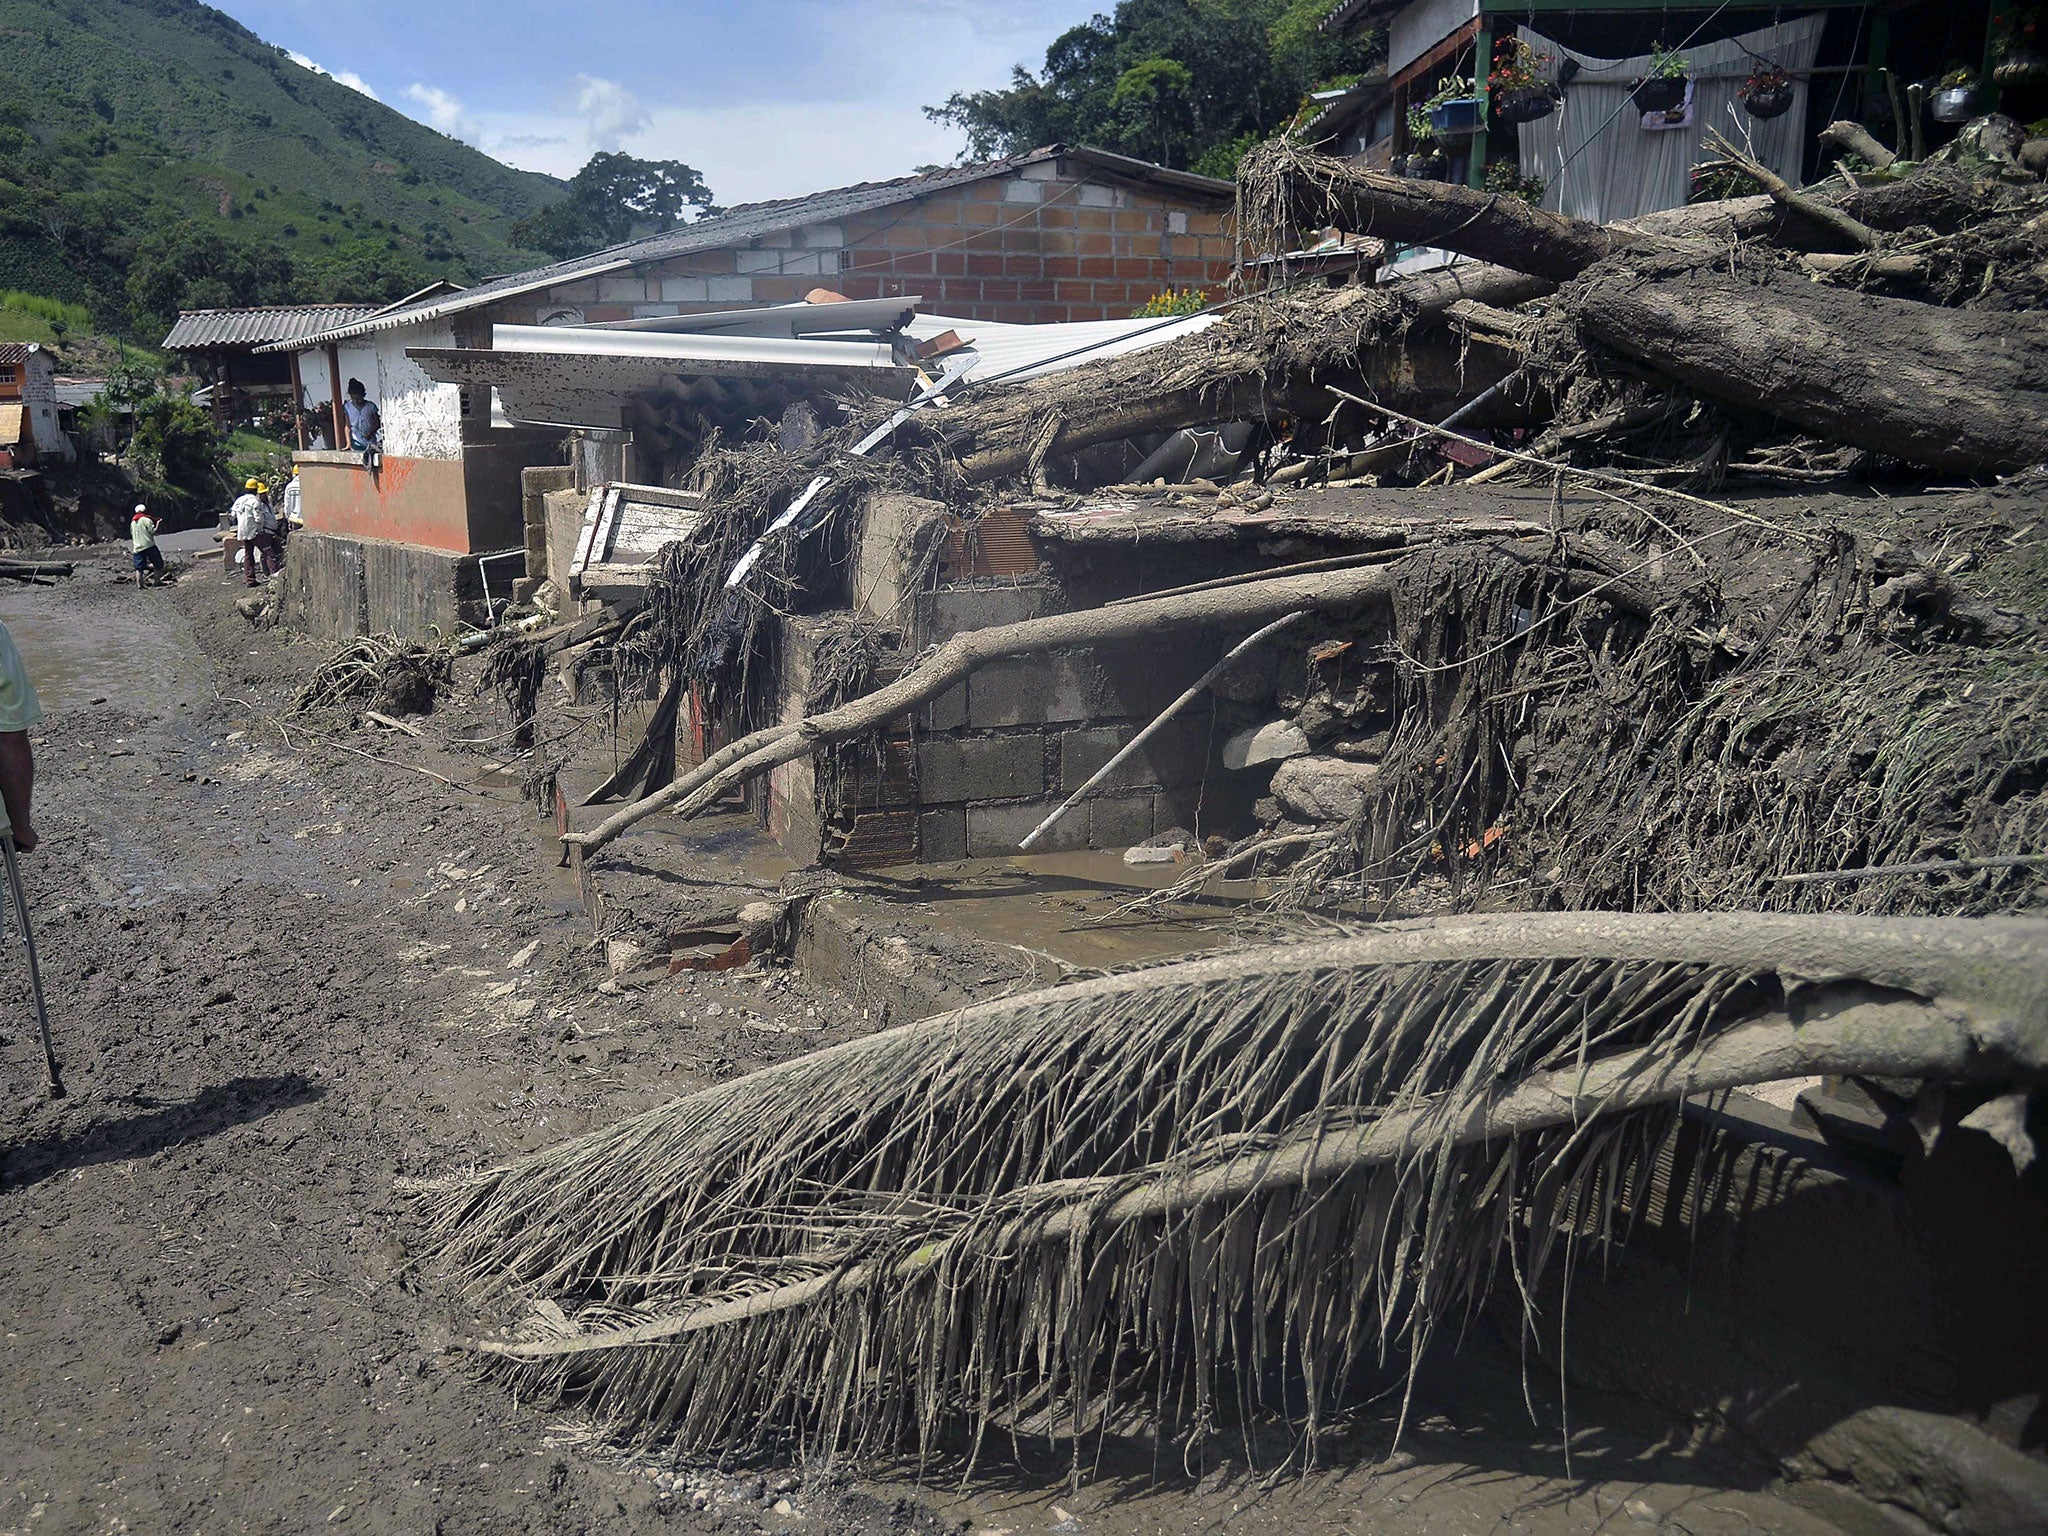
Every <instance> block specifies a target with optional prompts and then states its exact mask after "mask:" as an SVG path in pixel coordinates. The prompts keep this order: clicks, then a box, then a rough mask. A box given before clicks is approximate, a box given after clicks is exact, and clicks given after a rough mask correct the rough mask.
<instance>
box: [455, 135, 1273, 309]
mask: <svg viewBox="0 0 2048 1536" xmlns="http://www.w3.org/2000/svg"><path fill="white" fill-rule="evenodd" d="M1232 255H1233V242H1232V238H1231V234H1230V230H1229V228H1228V214H1227V212H1226V211H1223V210H1218V209H1215V208H1212V207H1203V206H1198V205H1196V204H1195V203H1193V202H1192V201H1190V202H1176V201H1174V200H1173V199H1172V198H1171V197H1170V196H1163V195H1160V194H1157V193H1153V192H1150V191H1146V190H1143V189H1141V188H1136V187H1127V186H1122V185H1117V184H1113V183H1110V182H1106V181H1091V180H1088V179H1086V177H1085V176H1082V175H1078V174H1077V175H1073V176H1061V175H1059V174H1057V165H1056V163H1055V162H1051V161H1047V162H1042V163H1040V164H1036V165H1032V166H1028V167H1026V168H1025V171H1024V173H1023V174H1022V175H1018V176H1012V177H1003V178H990V179H989V180H987V181H980V182H973V183H970V184H969V185H967V186H964V187H956V188H953V189H951V190H949V191H946V192H943V193H938V194H934V195H933V196H930V197H925V198H920V199H918V200H917V201H915V202H911V203H902V204H898V205H897V206H895V207H893V208H883V209H878V210H876V211H874V212H872V213H866V214H862V215H859V216H858V217H856V218H854V219H850V220H848V221H847V222H846V223H845V224H840V225H810V226H806V227H804V228H800V229H792V230H787V231H784V232H781V233H779V234H775V235H771V236H768V237H766V238H764V239H763V240H761V241H760V242H759V243H758V244H753V245H750V246H748V247H745V248H743V249H736V250H735V249H727V250H718V251H700V252H697V253H695V254H694V255H689V256H683V257H678V258H676V259H674V260H672V261H667V262H662V263H658V264H655V265H650V266H647V267H641V268H636V269H634V270H633V271H630V272H625V273H620V274H618V275H617V276H613V277H600V278H594V279H590V280H587V281H584V282H578V283H565V284H563V285H561V286H559V287H557V288H554V289H551V290H549V291H548V292H547V293H546V294H545V295H543V296H540V297H539V298H538V299H536V298H533V297H528V298H525V299H522V300H518V301H514V302H512V303H510V304H508V305H506V306H504V307H503V308H500V309H497V310H495V311H494V312H493V314H492V318H493V319H494V320H497V321H501V322H504V323H508V324H532V323H534V322H536V321H545V320H546V319H548V318H549V317H550V316H551V315H553V314H556V313H558V312H559V311H562V310H565V309H567V310H574V311H576V312H577V313H578V314H579V315H580V316H581V318H582V319H583V320H584V321H587V322H593V323H594V322H598V321H604V320H627V319H634V318H639V317H644V316H650V315H664V314H683V313H689V312H692V311H696V310H707V309H734V308H742V307H745V306H746V305H749V304H787V303H791V302H794V301H796V300H799V299H801V298H803V296H804V295H805V294H807V293H809V292H810V291H811V290H812V289H813V288H820V287H823V288H831V289H833V290H834V291H836V292H839V293H843V294H845V295H846V296H847V297H848V298H852V299H868V298H886V297H891V296H894V295H898V294H903V295H908V294H920V295H922V296H923V299H924V308H925V309H926V310H927V311H928V312H936V313H940V314H946V315H957V316H961V317H963V318H966V319H970V320H1000V321H1012V322H1021V323H1042V322H1046V321H1058V320H1118V319H1124V318H1127V317H1128V316H1129V315H1131V314H1132V312H1133V311H1135V310H1136V309H1138V308H1139V307H1140V306H1141V305H1143V304H1144V302H1145V301H1146V300H1147V299H1149V298H1151V297H1152V296H1153V295H1154V294H1156V293H1160V292H1162V291H1164V290H1166V289H1169V288H1197V289H1203V290H1206V291H1207V292H1209V293H1210V294H1211V295H1212V296H1217V295H1219V294H1220V291H1221V289H1222V287H1223V284H1224V283H1225V281H1226V280H1227V279H1228V277H1229V275H1230V266H1231V259H1232Z"/></svg>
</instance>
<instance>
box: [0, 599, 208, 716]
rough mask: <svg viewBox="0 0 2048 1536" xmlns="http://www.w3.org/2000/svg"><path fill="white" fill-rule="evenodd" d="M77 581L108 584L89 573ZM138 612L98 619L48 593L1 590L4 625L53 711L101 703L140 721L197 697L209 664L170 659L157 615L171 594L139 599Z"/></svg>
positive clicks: (97, 611)
mask: <svg viewBox="0 0 2048 1536" xmlns="http://www.w3.org/2000/svg"><path fill="white" fill-rule="evenodd" d="M68 579H69V580H71V581H101V580H104V579H105V578H104V577H103V576H102V575H100V574H98V573H96V572H93V571H81V572H80V573H79V574H78V575H76V576H72V577H69V578H68ZM132 595H133V597H134V599H135V606H134V609H133V610H132V611H129V610H127V609H125V608H124V607H123V606H122V605H121V604H118V603H115V604H106V605H101V606H96V607H95V608H94V609H93V610H92V613H91V616H90V619H89V620H88V619H86V618H84V617H83V616H81V615H80V614H78V613H75V612H69V611H67V610H66V608H65V607H63V606H61V605H58V604H55V603H52V602H51V601H50V600H49V595H48V594H47V593H46V592H45V591H44V590H43V589H41V588H36V587H17V586H14V585H12V584H6V585H5V586H4V587H0V623H5V624H6V625H7V629H8V633H10V634H12V635H13V636H14V645H15V648H16V649H17V650H19V651H20V652H21V660H22V664H23V665H24V666H26V667H27V668H28V675H29V681H30V682H32V683H34V684H35V687H36V694H37V696H38V697H39V698H40V699H41V700H42V704H43V708H44V710H45V711H54V710H69V709H79V708H82V707H84V706H86V705H89V704H91V703H92V702H93V701H94V700H96V699H104V700H105V701H106V703H107V705H108V707H110V708H114V709H121V710H127V711H130V712H132V713H142V712H145V711H154V710H161V709H163V708H165V707H167V706H169V707H175V705H176V704H177V703H178V702H179V701H180V700H189V699H192V698H194V697H196V696H197V692H198V688H199V682H198V675H199V671H200V670H201V668H202V667H203V663H201V662H200V661H199V660H198V657H197V653H196V651H193V652H183V653H181V652H182V648H180V650H179V651H167V650H166V649H165V647H164V645H163V619H162V617H161V616H160V615H157V614H155V613H153V612H152V611H151V610H152V608H153V607H154V606H156V605H160V604H164V603H167V602H168V601H169V599H168V597H167V595H166V594H164V593H163V592H161V591H159V590H156V589H151V590H149V591H134V592H132Z"/></svg>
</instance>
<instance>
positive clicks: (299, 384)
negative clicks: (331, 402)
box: [285, 352, 306, 453]
mask: <svg viewBox="0 0 2048 1536" xmlns="http://www.w3.org/2000/svg"><path fill="white" fill-rule="evenodd" d="M285 357H286V359H287V360H288V361H289V362H290V364H291V370H292V436H293V437H294V439H295V440H296V441H297V442H298V445H299V452H301V453H304V452H305V451H306V382H305V380H304V379H302V378H300V377H299V354H298V353H296V352H287V353H285Z"/></svg>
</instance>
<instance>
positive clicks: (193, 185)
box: [0, 0, 562, 341]
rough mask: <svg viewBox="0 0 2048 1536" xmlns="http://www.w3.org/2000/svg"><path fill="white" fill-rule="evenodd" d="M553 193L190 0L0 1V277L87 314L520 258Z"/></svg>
mask: <svg viewBox="0 0 2048 1536" xmlns="http://www.w3.org/2000/svg"><path fill="white" fill-rule="evenodd" d="M561 196H562V184H561V183H559V182H557V181H555V180H553V179H552V178H550V177H546V176H539V175H535V174H532V173H530V172H526V171H517V170H514V169H512V168H511V167H510V166H506V165H501V164H500V163H498V162H497V161H495V160H492V159H491V158H490V157H489V156H487V155H484V154H482V153H481V152H479V151H477V150H475V149H472V148H470V147H469V146H468V145H466V144H463V143H460V142H458V141H457V140H455V139H451V138H449V137H447V136H446V135H445V134H441V133H438V132H436V131H435V130H434V129H432V128H428V127H425V126H424V125H422V124H420V123H416V122H414V121H412V120H411V119H410V118H408V117H405V116H404V115H403V114H401V113H398V112H394V111H392V110H391V109H390V108H389V107H386V106H383V105H382V104H380V103H378V102H375V101H372V100H371V99H370V98H369V97H367V96H364V95H362V94H360V93H359V92H356V91H353V90H350V89H349V88H348V87H347V86H344V85H340V84H338V83H336V82H335V81H333V80H330V79H328V78H326V77H325V76H322V75H318V74H315V73H314V72H313V71H311V70H309V69H306V68H303V67H302V66H300V65H298V64H294V63H293V62H292V61H291V60H290V59H289V58H287V57H286V56H285V54H284V53H283V52H282V51H281V50H279V49H277V48H275V47H273V46H271V45H270V44H268V43H266V42H264V41H263V40H262V39H260V38H258V37H257V36H255V35H254V34H253V33H251V32H250V31H248V30H247V29H246V28H244V27H243V26H241V25H240V24H239V23H237V22H235V21H233V20H231V19H230V18H229V17H227V16H224V15H222V14H221V13H220V12H218V11H216V10H213V9H211V8H210V7H207V6H204V5H199V4H196V3H194V0H0V288H19V289H27V290H30V291H32V292H36V293H41V294H46V295H48V296H50V297H52V298H58V299H64V300H67V301H70V302H74V303H83V304H85V305H87V306H88V307H89V308H91V310H92V311H93V315H94V317H95V319H96V320H97V321H98V323H99V324H100V326H101V327H102V328H104V329H110V330H116V331H121V332H125V333H128V334H130V335H132V336H134V337H135V338H137V339H139V340H144V341H153V340H154V339H156V338H155V337H154V336H151V335H150V334H149V333H150V332H151V331H153V330H156V331H157V335H161V331H160V330H157V328H158V327H160V326H161V325H163V324H165V323H167V322H168V320H169V319H170V318H171V317H172V315H173V314H174V313H175V311H176V310H178V309H179V308H192V307H199V306H205V305H222V304H252V303H293V302H311V301H316V300H333V301H342V300H355V301H376V300H384V299H390V298H396V297H398V296H400V295H402V294H404V293H407V292H410V291H411V290H412V289H414V288H417V287H419V286H421V285H422V284H424V283H426V282H428V281H430V280H431V279H433V278H436V277H449V278H453V279H455V280H456V281H458V282H469V281H474V280H476V279H478V278H481V277H485V276H488V275H491V274H493V273H498V272H505V271H515V270H518V269H520V268H523V267H527V266H532V265H536V264H538V263H539V262H541V261H544V260H546V259H547V258H546V257H544V256H542V255H541V254H540V253H537V252H532V251H523V250H520V249H518V248H517V247H516V246H515V245H514V244H513V243H512V237H511V227H512V224H513V222H514V221H515V220H517V219H519V218H521V217H523V216H525V215H527V214H529V213H532V212H533V211H534V210H536V209H538V208H541V207H544V206H546V205H547V204H549V203H552V202H554V201H556V200H558V199H559V198H560V197H561Z"/></svg>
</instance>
